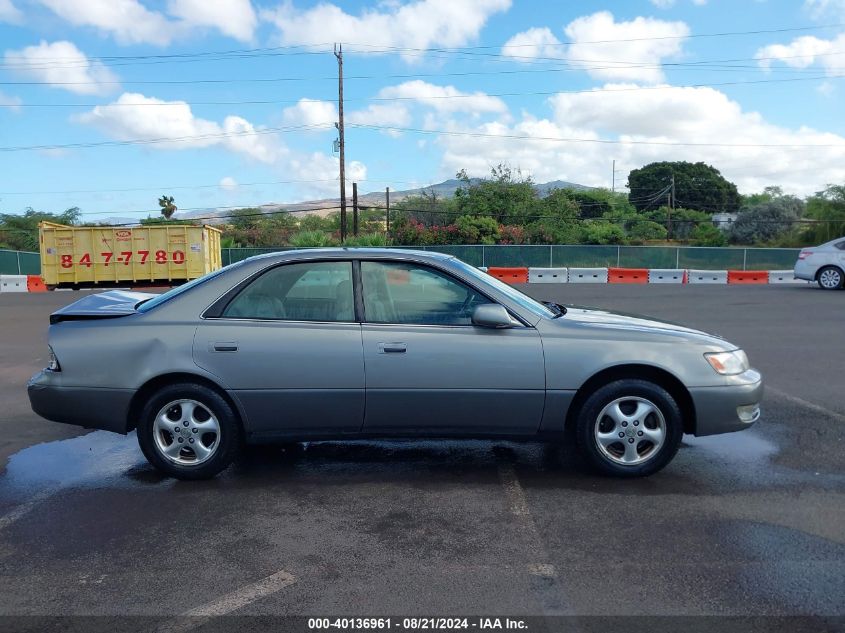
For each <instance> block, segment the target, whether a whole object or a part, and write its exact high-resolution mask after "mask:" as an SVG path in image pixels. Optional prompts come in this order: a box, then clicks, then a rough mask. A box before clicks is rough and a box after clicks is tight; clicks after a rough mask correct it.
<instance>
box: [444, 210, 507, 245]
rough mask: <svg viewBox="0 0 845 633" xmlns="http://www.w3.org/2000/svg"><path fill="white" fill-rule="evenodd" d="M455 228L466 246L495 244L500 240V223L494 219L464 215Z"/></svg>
mask: <svg viewBox="0 0 845 633" xmlns="http://www.w3.org/2000/svg"><path fill="white" fill-rule="evenodd" d="M455 226H457V227H458V234H459V236H460V238H461V241H462V242H463V243H464V244H495V243H496V241H497V240H498V239H499V223H498V222H496V220H494V219H493V218H487V217H473V216H471V215H462V216H461V217H459V218H458V219H457V220H455Z"/></svg>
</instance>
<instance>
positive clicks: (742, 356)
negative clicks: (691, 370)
mask: <svg viewBox="0 0 845 633" xmlns="http://www.w3.org/2000/svg"><path fill="white" fill-rule="evenodd" d="M704 358H706V359H707V362H708V363H710V366H711V367H712V368H713V369H715V370H716V372H717V373H719V374H722V375H723V376H732V375H734V374H741V373H742V372H744V371H746V370H747V369H748V367H749V365H748V355H747V354H746V353H745V352H743V351H742V350H741V349H735V350H734V351H732V352H709V353H707V354H705V355H704Z"/></svg>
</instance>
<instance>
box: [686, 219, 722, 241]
mask: <svg viewBox="0 0 845 633" xmlns="http://www.w3.org/2000/svg"><path fill="white" fill-rule="evenodd" d="M690 239H691V240H692V244H693V246H727V244H728V237H727V235H725V232H724V231H720V230H719V229H718V228H716V227H715V226H713V224H710V223H707V224H699V225H698V226H696V227H695V228H694V229H693V230H692V232H691V233H690Z"/></svg>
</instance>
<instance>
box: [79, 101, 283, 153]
mask: <svg viewBox="0 0 845 633" xmlns="http://www.w3.org/2000/svg"><path fill="white" fill-rule="evenodd" d="M76 120H77V121H79V122H81V123H86V124H88V125H93V126H95V127H97V128H99V129H100V130H102V131H103V132H104V133H105V134H107V135H108V136H110V137H111V138H114V139H117V140H135V139H168V140H167V141H164V142H161V143H155V144H151V145H149V146H148V147H151V148H155V149H171V150H181V149H191V148H198V147H211V146H221V147H223V148H224V149H227V150H229V151H233V152H237V153H239V154H244V155H246V156H249V157H250V158H253V159H255V160H258V161H261V162H265V163H272V162H273V161H275V160H276V159H277V158H278V156H279V155H280V154H281V153H283V151H284V150H283V146H282V145H281V143H280V142H279V140H278V138H277V136H276V135H275V134H265V133H262V132H261V130H260V129H257V128H256V127H255V126H253V125H252V124H251V123H250V122H249V121H247V120H246V119H242V118H241V117H237V116H227V117H226V118H225V119H224V120H223V123H222V124H220V123H217V122H215V121H209V120H207V119H201V118H198V117H196V116H195V115H194V113H193V112H192V111H191V106H190V105H189V104H188V103H186V102H185V101H164V100H162V99H156V98H155V97H146V96H144V95H142V94H138V93H131V92H126V93H123V94H122V95H121V96H120V98H119V99H118V100H117V101H115V102H114V103H112V104H109V105H101V106H96V107H95V108H94V109H93V110H91V111H90V112H86V113H85V114H81V115H79V116H77V117H76Z"/></svg>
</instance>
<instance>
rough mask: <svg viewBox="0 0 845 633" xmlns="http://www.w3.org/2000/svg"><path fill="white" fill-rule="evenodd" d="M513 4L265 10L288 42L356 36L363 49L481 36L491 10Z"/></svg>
mask: <svg viewBox="0 0 845 633" xmlns="http://www.w3.org/2000/svg"><path fill="white" fill-rule="evenodd" d="M510 6H511V0H460V1H456V0H416V1H415V2H409V3H407V4H401V5H400V4H398V3H389V4H382V5H381V6H380V7H379V8H378V9H367V10H364V11H362V12H361V13H360V14H359V15H352V14H349V13H346V12H345V11H344V10H343V9H341V8H340V7H339V6H337V5H335V4H330V3H328V2H323V3H320V4H317V5H316V6H314V7H312V8H309V9H297V8H296V7H294V6H293V4H292V3H290V2H285V3H283V4H282V5H281V6H279V7H278V8H276V9H274V10H267V11H264V12H262V14H261V15H262V18H263V19H265V20H268V21H270V22H272V23H273V24H274V25H275V26H276V28H277V29H278V31H279V36H280V40H281V42H282V43H283V44H306V45H316V44H325V43H327V42H342V41H344V40H346V41H349V39H350V38H351V39H354V41H356V42H366V43H367V46H365V47H361V48H363V49H367V48H369V47H370V46H372V47H374V48H376V49H377V48H379V47H401V48H406V49H407V48H428V47H432V46H463V45H465V44H467V43H468V42H470V41H473V40H474V39H475V38H476V37H477V36H478V34H479V32H480V31H481V29H482V28H483V27H484V25H485V24H486V22H487V20H488V19H489V18H490V16H492V15H493V14H495V13H499V12H502V11H506V10H507V9H509V8H510ZM403 57H404V58H405V60H406V61H415V60H418V59H419V58H420V54H419V53H417V52H415V51H407V52H405V53H403Z"/></svg>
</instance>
